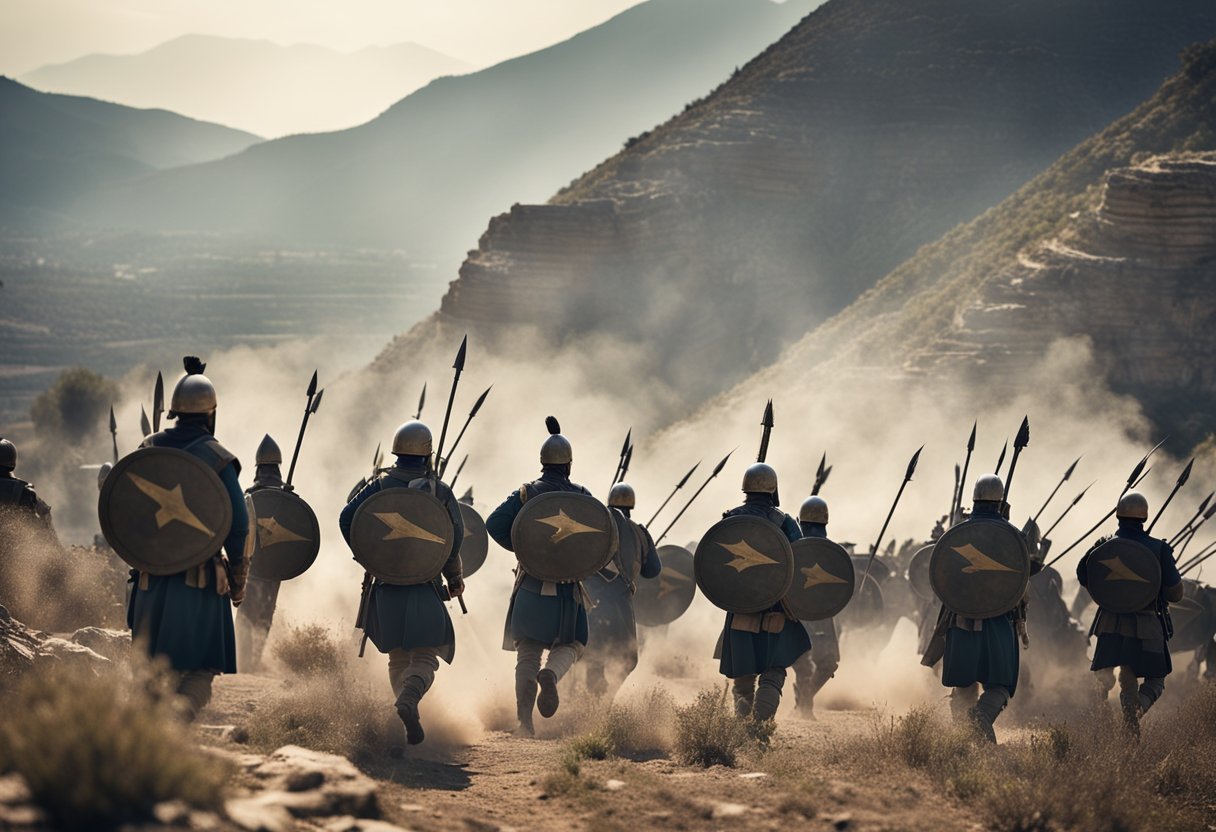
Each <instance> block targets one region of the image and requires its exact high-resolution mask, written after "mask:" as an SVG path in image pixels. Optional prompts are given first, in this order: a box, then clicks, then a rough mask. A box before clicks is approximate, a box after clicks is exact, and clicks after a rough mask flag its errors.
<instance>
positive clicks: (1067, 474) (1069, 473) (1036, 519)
mask: <svg viewBox="0 0 1216 832" xmlns="http://www.w3.org/2000/svg"><path fill="white" fill-rule="evenodd" d="M1080 461H1081V457H1077V458H1076V460H1075V461H1074V462H1073V464H1072V465H1069V466H1068V470H1067V471H1065V472H1064V476H1063V477H1062V478H1061V479H1060V481H1059V482H1058V483H1056V487H1055V489H1053V490H1052V492H1051V493H1050V494H1049V495H1047V499H1046V500H1045V501H1044V502H1043V507H1042V508H1041V509H1039V511H1038V513H1037V514H1035V516H1034V517H1032V518H1031V519H1032V520H1034V522H1035V523H1038V522H1039V518H1040V517H1041V516H1042V515H1043V512H1045V511H1047V507H1048V506H1049V505H1051V501H1052V500H1054V499H1055V498H1056V494H1058V493H1059V491H1060V489H1061V488H1062V487H1063V485H1064V483H1066V482H1068V480H1069V478H1071V477H1072V472H1073V471H1075V470H1077V463H1079V462H1080Z"/></svg>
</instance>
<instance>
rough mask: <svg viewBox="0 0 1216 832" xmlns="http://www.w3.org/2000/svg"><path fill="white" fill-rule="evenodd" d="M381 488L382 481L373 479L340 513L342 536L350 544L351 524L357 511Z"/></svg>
mask: <svg viewBox="0 0 1216 832" xmlns="http://www.w3.org/2000/svg"><path fill="white" fill-rule="evenodd" d="M379 490H380V481H379V480H373V481H372V482H369V483H368V484H367V485H365V486H363V488H361V489H360V490H359V493H358V494H356V495H355V496H354V498H353V499H351V501H350V502H349V503H347V504H346V506H345V507H344V508H343V509H342V512H341V514H339V515H338V528H339V529H340V530H341V531H342V538H343V539H344V540H345V541H346V543H347V545H350V526H351V523H353V522H354V519H355V512H356V511H358V510H359V506H361V505H363V503H364V501H365V500H367V499H368V498H369V497H371V496H372V495H373V494H375V493H376V492H377V491H379Z"/></svg>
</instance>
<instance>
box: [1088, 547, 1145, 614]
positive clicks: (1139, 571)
mask: <svg viewBox="0 0 1216 832" xmlns="http://www.w3.org/2000/svg"><path fill="white" fill-rule="evenodd" d="M1085 572H1086V576H1087V578H1088V580H1087V582H1086V584H1087V585H1086V589H1088V590H1089V597H1090V598H1093V599H1094V603H1095V604H1097V605H1098V606H1099V607H1101V608H1102V609H1104V610H1107V611H1109V612H1114V613H1129V612H1139V611H1140V610H1143V609H1145V608H1150V607H1152V606H1153V605H1154V604H1156V603H1157V596H1158V595H1159V594H1160V593H1161V559H1160V558H1159V557H1157V555H1156V553H1154V552H1153V550H1152V549H1150V548H1148V547H1147V546H1145V545H1144V544H1143V543H1138V542H1136V541H1134V540H1127V539H1126V538H1122V537H1112V538H1111V539H1110V540H1108V541H1106V542H1105V543H1103V544H1102V545H1101V546H1099V547H1098V548H1097V549H1094V550H1093V551H1092V552H1090V553H1089V556H1088V557H1087V558H1086V559H1085Z"/></svg>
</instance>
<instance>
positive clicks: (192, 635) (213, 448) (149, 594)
mask: <svg viewBox="0 0 1216 832" xmlns="http://www.w3.org/2000/svg"><path fill="white" fill-rule="evenodd" d="M185 365H186V375H185V376H183V377H182V378H181V379H180V380H179V381H178V382H177V385H176V386H175V387H174V388H173V395H172V397H171V399H170V403H169V413H168V417H169V418H170V419H175V420H176V421H177V424H176V425H174V426H173V427H171V428H168V429H167V430H163V431H160V432H159V433H154V434H152V435H151V436H148V437H146V438H145V439H144V441H143V444H142V445H141V446H140V447H141V448H176V449H179V450H182V451H185V452H186V453H188V454H190V455H192V456H195V457H197V458H198V459H200V460H202V461H203V462H204V463H205V464H206V465H207V466H208V467H209V468H211V469H212V470H213V471H215V473H216V474H217V475H218V476H219V479H220V482H221V483H223V486H224V489H225V491H227V493H228V497H229V500H230V501H231V503H232V525H231V526H230V527H229V530H228V535H227V537H225V538H224V543H223V549H224V552H225V553H227V556H228V565H227V566H225V564H224V561H223V560H222V559H221V557H220V554H219V553H218V552H217V553H216V554H215V555H214V556H213V557H211V558H209V559H207V560H205V561H204V562H203V563H201V564H200V565H198V566H195V567H192V568H190V569H187V570H186V571H184V572H178V573H176V574H173V575H152V574H149V573H147V572H137V571H135V570H132V580H133V582H134V585H133V587H132V591H131V600H130V603H129V605H128V607H127V624H128V625H129V626H130V628H131V637H132V639H133V640H134V641H135V642H136V643H140V642H141V641H142V642H143V643H144V644H145V645H146V646H147V650H148V652H149V653H150V654H151V655H153V656H164V657H166V658H167V659H168V660H169V663H170V665H171V666H172V668H173V670H174V671H175V672H176V673H177V674H178V677H179V680H178V685H177V692H178V694H179V695H180V696H182V697H183V699H184V701H185V704H186V708H187V712H186V715H187V718H188V719H190V720H193V719H195V718H196V717H197V716H198V714H199V712H200V711H201V710H202V709H203V708H205V707H206V706H207V703H208V702H210V701H211V684H212V681H213V680H214V679H215V676H216V675H217V674H219V673H236V670H237V667H236V633H235V630H234V628H233V624H232V607H233V605H237V606H239V605H240V603H241V601H243V600H244V598H245V583H246V578H247V576H248V574H249V565H248V563H247V562H246V561H245V538H246V535H247V534H248V531H249V516H248V514H247V513H246V511H245V497H244V494H243V493H242V492H241V485H240V482H239V480H238V475H239V474H240V471H241V463H240V462H239V461H238V460H237V458H236V457H235V456H233V454H232V453H231V452H230V451H228V449H227V448H225V447H224V446H223V445H221V444H220V443H219V442H217V441H216V439H215V415H216V394H215V386H214V385H213V384H212V383H211V381H210V380H209V379H208V378H207V377H206V376H205V375H203V374H202V373H203V370H204V369H205V367H206V365H204V364H203V363H202V362H201V361H199V360H198V359H197V358H194V357H193V356H188V357H187V358H186V360H185ZM153 493H154V494H155V496H153V499H155V500H157V501H158V502H162V504H163V505H164V507H165V510H166V511H168V510H169V509H170V508H171V507H172V506H173V496H174V495H173V494H172V493H160V492H159V491H156V492H153ZM179 496H180V489H179ZM185 508H186V509H188V508H189V507H185Z"/></svg>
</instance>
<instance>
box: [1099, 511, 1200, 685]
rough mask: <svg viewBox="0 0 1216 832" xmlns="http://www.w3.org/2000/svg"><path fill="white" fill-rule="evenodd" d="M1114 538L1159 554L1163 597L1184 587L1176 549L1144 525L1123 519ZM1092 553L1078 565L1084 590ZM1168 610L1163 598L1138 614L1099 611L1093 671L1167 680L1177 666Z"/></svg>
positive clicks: (1137, 521)
mask: <svg viewBox="0 0 1216 832" xmlns="http://www.w3.org/2000/svg"><path fill="white" fill-rule="evenodd" d="M1115 537H1120V538H1123V539H1124V540H1134V541H1136V542H1137V543H1140V544H1143V545H1144V546H1147V547H1148V549H1149V550H1150V551H1153V552H1156V553H1157V556H1158V558H1159V559H1160V562H1161V589H1162V593H1163V594H1164V592H1165V591H1167V590H1170V589H1172V588H1174V587H1178V586H1180V585H1181V583H1182V576H1181V575H1179V574H1178V566H1177V564H1175V563H1174V550H1173V548H1172V547H1171V546H1170V544H1169V543H1167V542H1166V541H1164V540H1160V539H1158V538H1154V537H1150V536H1149V535H1148V533H1146V532H1145V531H1144V523H1142V522H1141V521H1139V520H1125V519H1120V520H1119V531H1117V532H1115ZM1095 548H1096V547H1095ZM1092 552H1093V549H1090V550H1089V551H1088V552H1086V553H1085V556H1084V557H1082V558H1081V562H1080V563H1078V564H1077V580H1079V581H1080V582H1081V586H1086V585H1087V584H1088V581H1089V570H1088V568H1087V567H1088V562H1089V556H1090V554H1092ZM1165 609H1166V605H1165V601H1164V598H1159V599H1158V602H1157V603H1156V604H1154V605H1153V606H1151V607H1149V608H1148V609H1146V610H1143V611H1141V612H1139V613H1131V614H1126V615H1118V614H1115V613H1110V612H1107V611H1106V610H1102V609H1099V610H1098V615H1097V618H1095V619H1094V626H1093V632H1096V633H1097V634H1098V644H1097V646H1096V647H1095V648H1094V660H1093V663H1092V664H1091V665H1090V669H1091V670H1103V669H1105V668H1108V667H1130V668H1131V669H1132V670H1133V671H1135V673H1136V675H1137V676H1139V677H1142V678H1153V679H1160V678H1164V677H1166V676H1168V675H1169V674H1170V673H1171V672H1172V671H1173V669H1174V663H1173V659H1171V658H1170V650H1169V645H1168V643H1167V642H1168V640H1167V638H1166V633H1165Z"/></svg>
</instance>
